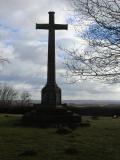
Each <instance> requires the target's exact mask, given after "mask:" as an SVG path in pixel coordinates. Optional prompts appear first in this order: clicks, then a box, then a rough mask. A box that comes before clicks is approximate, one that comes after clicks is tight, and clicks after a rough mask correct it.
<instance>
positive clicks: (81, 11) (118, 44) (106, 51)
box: [64, 0, 120, 82]
mask: <svg viewBox="0 0 120 160" xmlns="http://www.w3.org/2000/svg"><path fill="white" fill-rule="evenodd" d="M71 2H72V6H73V8H74V11H75V15H74V19H75V20H76V21H77V23H78V25H80V22H81V17H82V18H84V19H86V20H87V21H89V22H90V23H89V26H88V27H87V29H86V30H85V32H84V34H82V36H81V37H82V38H84V39H86V40H87V41H88V42H89V47H87V48H86V49H85V50H84V51H80V50H79V49H75V48H74V49H72V50H70V49H64V50H65V51H66V52H67V53H68V55H69V56H68V57H67V60H66V62H65V63H66V66H67V68H68V72H67V73H68V75H70V77H71V76H72V77H77V78H78V80H80V79H86V78H96V79H102V80H110V81H112V82H119V80H120V1H119V0H71ZM75 80H77V79H76V78H75Z"/></svg>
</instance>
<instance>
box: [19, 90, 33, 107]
mask: <svg viewBox="0 0 120 160" xmlns="http://www.w3.org/2000/svg"><path fill="white" fill-rule="evenodd" d="M20 100H21V104H22V105H29V104H30V102H31V94H30V93H28V92H26V91H24V92H22V93H21V95H20Z"/></svg>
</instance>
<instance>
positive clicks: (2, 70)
mask: <svg viewBox="0 0 120 160" xmlns="http://www.w3.org/2000/svg"><path fill="white" fill-rule="evenodd" d="M0 4H1V10H0V56H2V57H5V58H8V60H9V61H10V63H5V64H4V65H1V66H0V83H7V84H9V85H12V86H14V87H15V88H16V89H17V90H19V91H20V92H21V91H23V90H25V91H28V92H29V93H31V95H32V98H33V99H38V100H39V99H40V98H41V89H42V87H43V86H44V85H45V83H46V70H47V67H46V65H47V50H48V48H47V47H48V46H47V45H48V43H47V39H48V32H47V31H44V30H36V29H35V24H36V22H37V23H48V12H49V11H55V18H56V19H55V21H56V23H63V24H64V23H69V30H68V31H66V30H65V31H56V68H57V71H56V74H57V83H58V85H59V87H60V88H61V89H62V98H63V99H95V100H96V99H119V93H120V86H119V84H116V85H107V84H103V83H98V82H96V81H89V80H88V81H81V82H80V83H79V84H69V83H68V81H66V79H65V78H64V77H63V75H64V74H65V72H66V70H65V67H64V58H65V57H66V56H67V55H66V53H65V52H63V51H61V50H60V49H59V46H63V47H65V48H70V47H71V48H73V47H75V46H76V47H79V49H85V48H86V47H88V46H87V42H86V41H85V40H83V39H82V38H81V37H78V36H77V34H76V33H75V30H74V26H72V25H71V21H72V22H73V23H75V22H74V18H73V17H72V18H71V13H70V12H69V9H70V6H69V4H67V3H66V1H64V0H61V1H56V0H26V1H25V0H21V1H18V0H10V1H8V0H0ZM58 6H59V7H58ZM85 24H87V20H85V21H84V20H83V21H82V23H81V26H80V28H82V30H81V34H82V33H85V31H86V25H85ZM91 36H93V35H91Z"/></svg>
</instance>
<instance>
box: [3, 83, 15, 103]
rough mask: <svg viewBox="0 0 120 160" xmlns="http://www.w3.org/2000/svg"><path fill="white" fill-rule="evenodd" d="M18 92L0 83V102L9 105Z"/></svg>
mask: <svg viewBox="0 0 120 160" xmlns="http://www.w3.org/2000/svg"><path fill="white" fill-rule="evenodd" d="M17 95H18V92H17V91H16V90H15V89H14V88H13V87H11V86H8V85H6V84H0V102H1V103H0V104H2V105H10V104H12V102H13V101H14V100H16V98H17Z"/></svg>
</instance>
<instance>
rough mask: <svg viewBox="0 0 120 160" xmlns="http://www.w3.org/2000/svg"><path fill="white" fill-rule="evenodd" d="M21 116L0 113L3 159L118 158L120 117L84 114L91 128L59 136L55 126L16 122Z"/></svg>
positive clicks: (77, 159)
mask: <svg viewBox="0 0 120 160" xmlns="http://www.w3.org/2000/svg"><path fill="white" fill-rule="evenodd" d="M20 120H21V115H5V114H0V159H2V160H73V159H75V160H101V159H102V160H119V159H120V118H117V119H112V118H111V117H106V118H100V119H98V120H94V119H91V117H83V121H88V120H89V121H90V124H91V126H90V127H79V128H77V129H76V130H74V131H73V132H72V133H69V134H66V135H59V134H57V133H56V129H55V128H48V129H41V128H35V127H23V126H21V125H19V122H20Z"/></svg>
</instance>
